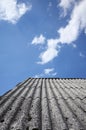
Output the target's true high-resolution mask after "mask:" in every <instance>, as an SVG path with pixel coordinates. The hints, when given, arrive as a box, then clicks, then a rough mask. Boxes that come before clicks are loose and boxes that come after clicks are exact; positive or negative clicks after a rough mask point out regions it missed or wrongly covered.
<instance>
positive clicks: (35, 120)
mask: <svg viewBox="0 0 86 130" xmlns="http://www.w3.org/2000/svg"><path fill="white" fill-rule="evenodd" d="M41 85H42V79H40V80H39V82H38V84H37V86H36V90H35V93H34V96H33V100H32V104H31V109H30V115H31V117H32V120H31V121H30V122H29V130H34V129H38V130H40V128H41Z"/></svg>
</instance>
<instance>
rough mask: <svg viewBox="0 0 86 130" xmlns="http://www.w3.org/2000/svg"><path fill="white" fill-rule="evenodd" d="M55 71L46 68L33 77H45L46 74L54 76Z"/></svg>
mask: <svg viewBox="0 0 86 130" xmlns="http://www.w3.org/2000/svg"><path fill="white" fill-rule="evenodd" d="M56 75H57V72H55V69H54V68H46V69H44V71H43V72H42V73H41V74H37V75H35V76H34V77H35V78H40V77H46V76H50V77H51V76H56Z"/></svg>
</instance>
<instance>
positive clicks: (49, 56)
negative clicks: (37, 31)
mask: <svg viewBox="0 0 86 130" xmlns="http://www.w3.org/2000/svg"><path fill="white" fill-rule="evenodd" d="M62 1H63V0H61V2H62ZM65 1H67V0H65ZM67 2H68V1H67ZM71 2H74V0H70V2H69V3H68V6H67V7H65V5H64V4H65V3H64V4H61V3H60V6H62V7H63V9H65V8H69V7H70V3H71ZM82 31H84V32H85V31H86V0H83V1H78V2H76V4H75V5H74V8H73V9H72V12H71V14H70V19H69V21H68V24H67V25H66V26H65V27H60V28H59V29H58V30H57V32H58V33H59V38H56V39H52V38H51V39H48V40H47V49H46V50H45V51H43V52H41V54H40V55H39V58H40V60H41V61H39V62H37V63H38V64H42V65H43V64H46V63H48V62H50V61H52V60H53V59H54V58H55V57H57V56H58V54H59V52H60V50H61V49H59V47H61V46H60V45H62V44H67V45H69V44H73V42H74V41H76V40H77V39H78V36H79V35H80V33H81V32H82ZM74 47H75V46H74Z"/></svg>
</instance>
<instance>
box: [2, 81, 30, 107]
mask: <svg viewBox="0 0 86 130" xmlns="http://www.w3.org/2000/svg"><path fill="white" fill-rule="evenodd" d="M30 81H31V79H29V80H28V82H27V80H26V81H25V82H24V83H27V84H28V83H30ZM24 83H21V84H20V85H18V86H16V87H15V88H14V89H13V90H12V91H10V92H9V93H7V94H6V95H5V96H4V97H3V98H2V100H1V101H0V105H2V104H4V103H5V102H6V101H7V100H8V98H10V97H11V96H12V95H13V94H14V93H16V92H17V90H18V89H19V87H20V89H21V86H22V85H24ZM23 87H24V86H23Z"/></svg>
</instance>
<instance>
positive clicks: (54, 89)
mask: <svg viewBox="0 0 86 130" xmlns="http://www.w3.org/2000/svg"><path fill="white" fill-rule="evenodd" d="M52 81H53V80H52ZM52 81H51V80H50V81H49V82H50V87H51V90H52V92H53V95H54V97H55V100H56V103H57V106H58V108H59V111H60V114H61V116H62V119H63V122H64V123H65V128H63V130H65V129H66V130H68V124H67V122H66V121H65V117H64V114H63V112H62V109H61V107H60V106H59V103H58V100H59V98H58V99H57V98H56V96H57V95H56V93H57V92H58V91H57V89H56V88H55V85H54V83H53V82H52Z"/></svg>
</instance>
